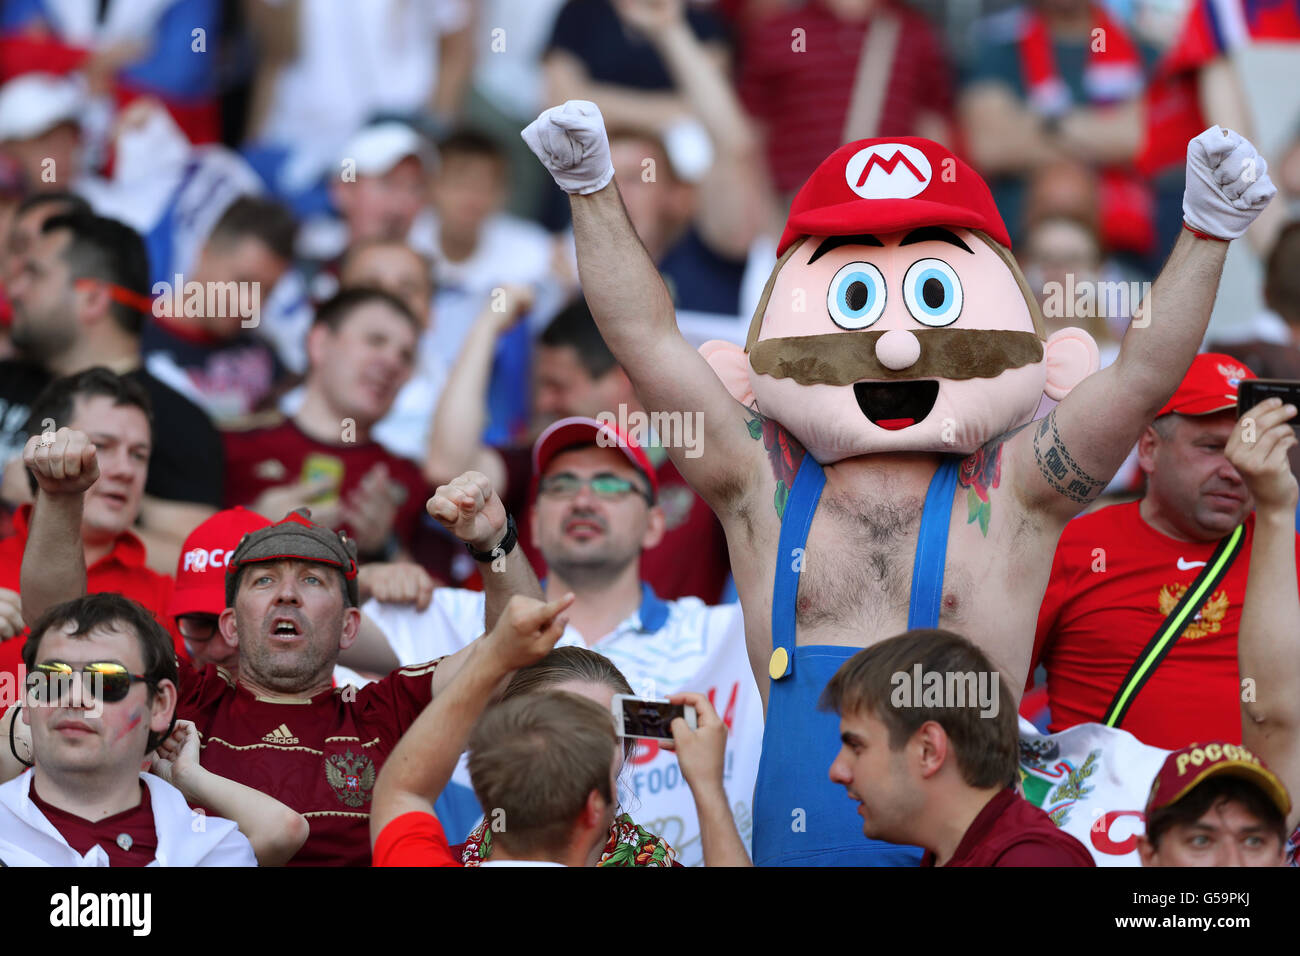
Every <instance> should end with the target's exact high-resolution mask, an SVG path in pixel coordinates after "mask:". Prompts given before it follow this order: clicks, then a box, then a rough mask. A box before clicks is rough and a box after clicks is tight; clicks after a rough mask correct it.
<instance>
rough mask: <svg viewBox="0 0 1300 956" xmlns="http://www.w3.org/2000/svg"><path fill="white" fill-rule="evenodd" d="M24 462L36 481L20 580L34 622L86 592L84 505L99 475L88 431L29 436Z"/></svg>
mask: <svg viewBox="0 0 1300 956" xmlns="http://www.w3.org/2000/svg"><path fill="white" fill-rule="evenodd" d="M23 463H24V464H25V465H26V466H27V468H28V469H29V470H30V471H31V473H32V474H33V475H35V476H36V484H37V490H36V503H35V504H34V505H33V506H32V520H31V527H30V529H29V531H28V535H27V545H26V547H24V549H23V569H22V577H21V580H20V584H19V593H20V594H21V595H22V602H23V619H24V620H25V621H26V622H27V624H28V626H30V625H31V624H32V622H33V621H35V620H36V619H37V618H39V617H40V616H41V615H42V614H44V613H45V612H46V611H47V610H48V609H49V608H52V607H54V605H56V604H60V603H62V602H63V601H70V600H72V599H73V598H76V597H81V596H82V595H83V594H85V593H86V555H85V551H84V550H83V547H82V543H81V509H82V502H83V499H84V498H85V494H86V490H87V489H88V488H90V486H91V485H93V484H94V483H95V482H96V481H97V480H98V479H99V462H98V460H97V458H96V456H95V446H94V444H92V443H91V441H90V439H89V438H88V437H86V434H85V432H79V431H75V430H73V429H71V428H60V429H59V430H58V431H57V432H55V433H54V434H53V435H51V434H49V433H46V434H44V435H33V436H32V437H31V438H29V439H28V440H27V446H26V447H25V448H24V449H23Z"/></svg>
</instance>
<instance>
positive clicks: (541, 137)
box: [520, 100, 614, 196]
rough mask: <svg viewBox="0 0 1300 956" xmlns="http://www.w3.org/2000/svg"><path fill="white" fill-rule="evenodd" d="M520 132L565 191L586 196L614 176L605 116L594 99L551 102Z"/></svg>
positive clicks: (602, 186) (604, 185)
mask: <svg viewBox="0 0 1300 956" xmlns="http://www.w3.org/2000/svg"><path fill="white" fill-rule="evenodd" d="M520 135H521V136H523V138H524V142H525V143H527V144H528V148H529V149H531V150H532V151H533V153H534V154H535V155H536V156H537V158H538V159H540V160H541V161H542V165H543V166H545V167H546V168H547V170H549V171H550V174H551V176H552V178H554V180H555V182H556V184H557V185H558V186H559V187H560V188H561V189H563V190H564V191H565V192H566V193H577V194H578V195H580V196H586V195H589V194H591V193H594V192H596V191H598V190H601V189H604V188H605V187H606V186H608V185H609V181H610V180H611V179H613V178H614V162H613V160H612V159H611V158H610V152H609V137H608V136H606V135H605V119H604V117H602V116H601V115H600V110H599V109H597V108H596V104H595V103H591V102H588V101H587V100H569V101H568V102H567V103H565V104H564V105H563V106H553V107H551V108H550V109H549V110H547V111H546V112H544V113H542V115H541V116H539V117H537V119H535V120H533V121H532V122H531V123H529V124H528V126H526V127H525V128H524V131H523V132H522V133H521V134H520Z"/></svg>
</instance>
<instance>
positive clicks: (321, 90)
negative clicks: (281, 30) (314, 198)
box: [261, 0, 470, 190]
mask: <svg viewBox="0 0 1300 956" xmlns="http://www.w3.org/2000/svg"><path fill="white" fill-rule="evenodd" d="M275 2H277V3H279V2H282V0H275ZM469 14H470V5H469V4H468V3H467V2H466V0H364V2H362V3H355V2H354V3H340V2H339V0H299V5H298V38H297V39H298V57H297V59H295V60H294V61H293V62H291V63H289V64H287V65H286V66H285V68H284V69H283V70H281V71H280V73H279V75H278V76H277V77H276V81H275V86H274V89H273V92H272V95H271V103H270V107H269V109H268V110H267V116H266V122H265V125H264V126H263V128H262V136H261V138H262V139H263V140H264V141H266V142H269V143H274V144H278V145H281V146H286V147H288V148H289V149H290V150H292V157H291V159H290V161H289V164H288V165H287V166H286V168H285V170H284V171H283V174H282V176H281V181H282V182H281V184H282V185H283V186H285V187H286V188H288V189H290V190H298V189H305V188H308V187H310V186H311V185H312V184H313V183H314V182H315V181H316V180H317V179H318V178H320V176H322V175H323V174H324V173H325V172H326V171H327V170H328V169H329V168H330V167H331V166H332V165H333V164H334V163H336V162H337V161H338V159H339V157H340V155H341V154H342V151H343V148H344V146H345V145H346V144H347V141H348V139H349V138H350V137H351V136H352V135H353V134H354V133H355V132H356V131H357V130H359V129H361V128H362V127H363V126H364V125H365V124H366V122H367V121H368V120H369V119H370V118H371V117H372V116H373V115H374V114H376V113H397V114H412V113H418V112H421V111H422V110H424V109H425V108H426V107H427V106H428V103H429V100H430V98H431V96H432V94H433V90H434V87H435V85H436V84H437V80H438V53H439V45H440V43H441V36H442V34H444V33H454V32H456V31H457V30H459V29H461V28H462V27H463V26H464V25H465V23H466V22H467V19H468V17H469Z"/></svg>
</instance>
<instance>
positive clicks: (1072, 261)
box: [0, 0, 1300, 602]
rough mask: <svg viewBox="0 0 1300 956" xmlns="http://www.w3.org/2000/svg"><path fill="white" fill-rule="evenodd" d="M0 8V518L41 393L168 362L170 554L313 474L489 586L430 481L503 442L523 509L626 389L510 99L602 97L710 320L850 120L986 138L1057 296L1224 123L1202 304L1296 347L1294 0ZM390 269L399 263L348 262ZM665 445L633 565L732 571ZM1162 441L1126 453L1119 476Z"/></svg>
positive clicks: (1283, 350) (163, 416)
mask: <svg viewBox="0 0 1300 956" xmlns="http://www.w3.org/2000/svg"><path fill="white" fill-rule="evenodd" d="M0 11H2V12H0V84H2V85H0V354H3V355H4V360H3V364H0V379H2V380H3V383H2V384H0V458H3V459H5V460H6V461H7V462H8V466H9V467H8V468H7V469H6V477H5V482H4V485H3V492H2V495H0V497H2V498H3V503H4V504H3V508H2V509H0V535H2V534H8V533H12V532H13V531H14V530H15V528H16V525H15V522H16V521H18V520H19V519H18V516H17V512H18V509H19V508H20V506H21V505H23V504H24V503H26V502H28V501H29V500H30V495H31V492H30V489H29V486H28V483H27V481H26V476H25V475H24V474H23V470H22V468H21V464H20V463H19V462H18V460H17V459H18V456H19V453H20V452H21V449H22V446H23V442H24V440H25V437H26V435H27V434H28V432H27V430H26V429H27V424H28V423H27V419H28V416H29V414H30V408H31V403H32V401H33V399H34V398H35V396H36V394H37V393H38V392H39V391H40V389H41V388H42V387H44V385H45V384H46V383H47V382H48V381H50V380H51V379H53V378H56V377H59V376H64V375H68V374H72V373H76V372H78V371H81V370H83V369H85V368H88V367H91V366H94V365H101V364H103V365H107V366H109V367H110V368H112V369H113V370H114V371H116V372H119V373H128V372H129V373H131V374H133V375H137V376H138V377H139V379H140V381H141V384H143V385H144V386H145V387H146V390H147V391H149V392H150V397H151V399H152V404H153V410H154V417H155V421H154V431H155V441H154V450H153V456H152V460H151V462H150V465H149V476H148V481H147V485H146V488H145V490H144V495H143V499H142V504H141V507H140V508H139V514H138V517H137V518H135V519H134V521H135V528H136V531H137V533H139V534H140V535H141V537H142V539H143V540H144V541H145V543H146V545H147V560H148V563H149V565H150V566H151V567H154V568H155V569H157V570H159V571H160V572H165V573H170V572H171V571H173V570H174V569H175V568H176V565H177V558H178V556H179V554H180V546H181V542H182V541H183V540H184V538H185V536H186V535H187V534H188V533H189V532H190V531H191V530H192V529H193V528H194V527H195V526H197V525H198V524H199V523H200V522H201V521H202V520H203V519H205V518H206V517H208V516H209V515H211V514H212V513H214V512H215V511H216V510H217V509H219V508H222V507H229V506H236V505H243V506H247V507H249V508H251V509H253V510H256V511H259V512H261V513H263V514H265V515H266V516H267V517H269V518H271V519H273V520H278V519H279V518H280V517H282V516H283V515H284V513H285V512H286V511H287V510H289V509H291V508H293V507H297V506H300V505H308V506H310V507H312V508H313V512H314V514H315V515H316V517H317V518H318V519H320V520H322V521H325V522H327V523H329V524H331V525H332V526H334V527H343V528H348V529H349V530H351V532H352V533H353V536H354V537H355V538H356V539H357V541H358V544H359V545H360V546H361V549H362V556H363V558H366V559H370V560H379V559H393V558H397V557H399V556H402V557H411V558H414V559H415V560H417V561H418V562H420V563H421V564H423V565H424V566H425V568H426V569H427V570H428V571H429V572H430V573H431V574H432V575H433V576H434V577H435V578H436V579H437V580H439V581H440V582H443V583H448V584H456V585H467V586H471V587H473V586H474V580H475V576H476V572H475V569H474V566H473V562H472V561H469V560H468V558H467V556H466V555H465V554H464V552H463V549H461V548H459V545H458V543H457V542H455V541H453V540H450V538H449V537H448V536H447V535H446V533H445V532H444V531H443V530H441V529H440V528H439V527H438V526H437V524H436V522H433V521H432V520H431V519H429V518H428V516H427V515H425V514H424V513H423V509H422V507H421V506H420V505H421V503H422V502H423V501H424V500H425V499H426V498H427V497H428V495H429V494H430V493H431V491H432V489H433V488H435V487H436V486H437V485H438V484H441V483H444V482H446V481H449V480H450V479H451V478H453V477H454V476H456V475H458V474H460V473H462V472H463V471H465V470H467V469H471V468H473V469H477V470H481V471H483V472H484V473H485V474H487V475H489V477H490V478H491V479H492V481H493V484H494V487H496V488H498V489H499V490H500V491H501V492H502V494H503V496H504V497H505V498H506V499H507V501H511V502H513V504H515V505H517V506H518V510H519V511H520V512H522V511H524V510H526V504H527V498H528V492H529V484H530V482H531V480H532V474H531V471H532V462H531V460H530V456H529V453H528V448H529V446H530V445H531V442H532V439H533V438H534V437H535V436H536V435H537V434H538V432H539V431H540V429H541V428H542V427H544V426H545V425H546V424H547V423H548V422H550V421H554V420H556V419H558V418H562V417H565V416H573V415H582V416H589V417H590V416H595V415H596V414H598V413H599V412H602V411H605V412H610V413H613V414H617V413H618V409H619V407H620V405H624V406H626V407H627V408H628V409H629V410H631V411H634V410H636V409H638V408H640V406H639V404H638V402H637V399H636V396H635V394H634V393H633V391H632V389H631V388H630V386H629V385H628V382H627V379H626V377H625V376H624V375H623V373H622V371H621V370H620V369H619V368H618V367H617V364H616V363H615V361H614V359H613V357H612V356H611V355H610V354H609V351H608V349H607V348H605V346H604V343H603V342H602V341H601V340H600V336H599V333H598V332H597V330H596V328H595V325H594V323H593V322H592V320H591V317H590V314H589V313H588V311H587V309H586V307H585V305H584V304H583V301H582V298H581V295H580V289H579V277H578V274H577V267H576V261H575V257H574V254H573V241H572V234H571V231H570V229H569V226H568V223H567V215H568V206H567V202H566V201H565V199H564V197H563V194H562V193H561V192H560V191H559V190H558V189H557V188H556V187H555V186H554V184H553V183H551V181H550V179H549V177H547V176H546V175H545V171H544V170H543V169H542V167H541V166H540V164H538V163H537V161H536V160H535V159H534V158H533V157H532V156H531V155H530V154H529V153H528V152H527V149H526V147H525V146H524V144H523V142H522V141H521V139H520V137H519V131H520V129H521V128H522V127H523V126H524V125H526V124H527V123H528V122H529V121H530V120H531V119H532V118H533V117H534V116H536V115H537V113H538V112H539V111H540V110H542V109H544V108H545V107H547V106H550V105H553V104H557V103H560V102H563V101H564V100H566V99H589V100H593V101H595V102H596V103H597V104H598V105H599V106H600V108H601V110H602V112H603V114H604V116H605V119H606V122H607V124H608V126H609V130H610V135H611V139H612V142H613V151H614V163H615V167H616V170H617V179H618V184H619V188H620V191H621V192H622V194H623V197H624V201H625V202H626V205H627V208H628V210H629V213H630V215H631V218H632V220H633V224H634V226H635V228H636V230H637V232H638V233H639V235H640V237H641V239H642V241H643V242H644V244H645V246H646V248H647V249H648V250H649V252H650V254H651V256H652V257H653V258H654V259H655V261H656V262H657V263H658V265H659V267H660V270H661V272H662V274H663V275H664V277H665V279H666V281H667V284H668V286H669V288H670V290H671V292H672V294H673V296H674V298H675V300H676V304H677V307H678V317H679V323H680V325H681V327H682V328H683V330H684V331H685V332H686V334H687V337H688V338H690V339H691V340H692V341H696V340H698V341H699V342H703V341H705V340H707V339H717V338H721V339H730V340H733V341H736V342H742V341H743V338H744V334H745V330H746V328H747V326H748V322H749V318H750V315H751V314H752V311H753V309H754V306H755V303H756V302H757V300H758V298H759V295H760V293H761V285H762V282H763V280H764V279H765V278H766V276H767V274H768V272H769V270H770V265H771V262H772V260H773V256H774V249H775V239H776V237H777V236H778V235H779V231H780V227H781V223H782V222H783V219H784V216H785V211H786V208H787V206H786V204H787V203H788V199H789V197H790V196H791V195H792V193H793V192H794V191H795V190H796V189H797V188H798V187H799V185H800V184H801V183H802V182H803V180H804V179H805V178H806V177H807V175H808V174H809V173H810V172H811V171H812V170H813V168H814V167H815V166H816V164H817V163H818V162H819V161H820V160H821V159H822V158H824V157H825V156H826V155H828V154H829V153H830V152H831V151H832V150H833V149H834V148H835V147H837V146H838V145H839V144H840V143H842V142H844V141H846V140H848V139H852V138H860V137H865V136H876V135H888V136H909V135H920V136H928V137H930V138H933V139H936V140H939V141H941V142H943V143H945V144H948V145H950V146H953V147H954V148H956V149H957V151H958V152H959V153H961V154H962V155H964V156H966V157H967V158H968V159H969V160H970V161H971V162H972V163H973V165H975V166H976V167H977V168H978V169H979V170H980V171H981V172H982V173H983V175H984V176H985V177H986V178H987V179H988V181H989V182H990V184H991V185H992V186H993V189H994V193H995V196H996V198H997V201H998V204H999V207H1000V209H1001V211H1002V214H1003V217H1004V218H1005V220H1006V222H1007V224H1008V227H1009V229H1010V231H1011V235H1012V239H1013V243H1014V246H1015V251H1016V254H1017V255H1018V256H1019V258H1020V259H1021V261H1022V264H1023V266H1024V269H1025V272H1026V274H1027V276H1028V277H1029V280H1030V284H1031V286H1032V287H1033V289H1034V291H1035V292H1036V293H1037V294H1039V295H1040V297H1042V298H1044V300H1046V298H1047V296H1048V294H1049V291H1050V290H1051V289H1052V288H1053V283H1061V284H1062V285H1063V286H1064V288H1065V290H1066V292H1065V294H1066V296H1067V298H1068V297H1069V296H1070V290H1071V289H1072V288H1073V287H1074V286H1071V285H1069V284H1068V283H1070V282H1072V283H1074V285H1075V286H1078V287H1080V288H1081V287H1082V286H1083V285H1084V284H1086V283H1088V282H1094V281H1113V282H1126V283H1141V282H1144V281H1148V280H1150V279H1151V278H1153V276H1154V274H1155V272H1156V271H1157V270H1158V268H1159V265H1160V262H1161V260H1162V258H1163V257H1164V255H1166V254H1167V251H1168V249H1169V248H1170V246H1171V244H1172V241H1173V237H1174V236H1175V235H1176V233H1177V230H1178V229H1179V228H1180V225H1181V221H1182V210H1181V206H1180V197H1181V195H1182V190H1183V183H1182V176H1183V154H1184V152H1185V148H1186V147H1185V144H1186V142H1187V140H1188V138H1189V137H1190V136H1191V135H1194V134H1195V133H1196V132H1198V131H1199V130H1201V129H1203V128H1205V127H1206V126H1208V125H1210V124H1212V123H1218V124H1220V125H1223V126H1225V127H1231V128H1233V129H1236V130H1239V131H1241V132H1243V133H1244V134H1245V135H1248V136H1250V137H1251V138H1252V139H1253V141H1254V142H1256V143H1257V144H1258V145H1259V146H1260V148H1261V149H1262V151H1263V152H1264V154H1265V155H1266V156H1267V157H1269V159H1270V163H1271V169H1270V172H1271V175H1272V177H1273V179H1274V180H1275V182H1277V184H1278V185H1279V188H1280V189H1281V190H1282V192H1283V195H1282V197H1281V199H1280V201H1278V202H1275V203H1274V204H1272V206H1271V207H1270V208H1269V211H1268V213H1267V214H1266V215H1265V216H1263V217H1261V220H1260V222H1259V223H1257V224H1256V225H1255V226H1254V227H1253V228H1252V230H1251V232H1250V234H1249V235H1248V242H1247V243H1239V244H1236V245H1235V246H1234V248H1233V252H1232V254H1231V257H1230V262H1229V267H1228V271H1227V274H1226V277H1225V280H1224V285H1223V286H1222V288H1221V292H1220V296H1219V302H1218V306H1217V308H1216V313H1215V319H1214V322H1213V323H1212V325H1211V331H1210V336H1209V339H1210V341H1211V342H1212V343H1213V344H1214V345H1215V346H1216V347H1217V348H1218V349H1219V350H1221V351H1226V352H1228V353H1230V354H1234V355H1238V356H1239V357H1240V358H1241V359H1242V361H1243V362H1245V363H1246V364H1247V365H1249V366H1250V367H1252V368H1253V369H1254V370H1255V371H1256V372H1257V373H1260V374H1264V375H1275V376H1276V375H1289V376H1291V377H1300V350H1298V349H1297V346H1300V332H1297V331H1296V330H1297V329H1300V284H1298V280H1297V276H1300V233H1298V232H1297V230H1296V229H1295V228H1294V227H1293V228H1291V229H1287V228H1285V224H1286V221H1287V219H1288V216H1289V215H1294V212H1295V208H1296V207H1295V203H1296V201H1297V198H1300V85H1297V84H1296V83H1295V82H1294V78H1295V77H1296V76H1300V6H1298V5H1297V4H1296V3H1294V2H1290V0H1285V2H1284V0H1108V2H1096V3H1090V2H1088V0H1033V2H1029V3H1012V2H1004V0H711V2H710V0H698V2H682V0H478V2H473V0H365V2H364V3H343V2H340V0H241V2H235V0H226V2H222V0H97V2H93V0H4V2H3V3H2V4H0ZM91 214H93V215H91ZM69 216H70V217H71V218H70V219H68V218H66V217H69ZM55 217H59V219H58V221H57V222H54V220H55ZM96 217H101V218H96ZM105 219H111V220H116V221H117V223H119V224H122V225H123V226H124V227H126V228H125V229H120V228H119V229H118V230H117V231H115V230H114V228H112V227H110V226H106V225H105V224H104V220H105ZM47 223H49V224H51V225H52V226H53V227H59V226H60V223H62V224H64V225H63V226H62V227H59V228H49V229H47ZM132 232H133V233H134V234H136V235H138V237H139V240H140V241H139V243H138V244H136V243H134V240H133V237H130V233H132ZM137 245H138V248H137ZM87 280H95V283H97V284H92V285H87ZM196 283H197V285H195V284H196ZM230 283H234V284H235V285H230ZM1134 288H1135V289H1136V288H1140V286H1135V287H1134ZM373 289H380V290H383V291H384V292H386V293H388V295H387V296H386V297H379V296H374V295H371V296H370V297H369V298H367V294H365V293H363V292H359V291H357V290H373ZM214 290H215V294H214ZM226 292H228V293H229V294H228V295H227V294H226ZM349 292H352V293H353V294H352V295H351V296H349V295H348V293H349ZM340 293H342V295H340ZM327 301H329V302H330V308H326V309H321V308H319V307H320V306H321V305H322V304H323V303H325V302H327ZM1068 304H1069V306H1070V307H1069V308H1068V309H1067V310H1066V311H1067V312H1068V313H1069V314H1066V315H1059V316H1053V315H1052V314H1050V310H1049V315H1048V321H1049V330H1050V328H1051V327H1055V326H1065V325H1084V326H1087V327H1088V328H1089V330H1090V331H1091V332H1092V333H1093V335H1094V337H1096V338H1097V340H1098V342H1099V344H1101V346H1102V354H1103V361H1109V360H1111V359H1113V358H1114V356H1115V354H1116V353H1117V351H1118V342H1119V339H1120V337H1121V336H1122V334H1123V329H1124V326H1125V325H1126V323H1127V317H1128V313H1127V312H1124V314H1122V315H1108V314H1106V310H1105V308H1104V303H1095V304H1094V303H1089V302H1084V301H1083V300H1080V301H1079V302H1077V303H1075V302H1069V303H1068ZM1058 311H1059V310H1058ZM354 314H356V315H361V316H363V318H362V321H360V322H357V321H354V320H353V315H354ZM57 424H64V423H57ZM649 451H650V455H651V458H652V462H653V464H654V466H655V468H656V469H657V471H658V479H659V484H660V504H661V505H662V507H663V508H664V512H665V516H666V525H667V529H666V533H665V536H664V540H663V542H662V543H661V544H660V545H658V546H657V547H656V548H654V549H652V550H651V551H649V552H647V569H646V578H647V580H648V581H649V582H650V583H651V584H652V585H653V586H654V587H655V589H656V590H657V591H658V592H659V593H660V594H661V595H662V596H664V597H668V598H676V597H682V596H686V595H696V596H698V597H700V598H702V599H704V600H705V601H708V602H714V601H717V600H719V599H720V598H723V597H724V596H727V594H728V572H727V559H726V551H725V547H724V542H723V538H722V534H721V531H720V529H719V528H718V526H717V523H716V520H715V519H714V518H713V516H712V514H711V513H710V512H709V511H708V509H707V508H706V507H705V506H704V505H703V503H702V502H701V501H700V500H699V499H698V498H697V497H696V496H695V495H694V493H693V492H691V490H690V489H689V487H688V486H686V485H685V483H684V482H683V481H682V479H681V478H680V476H679V475H677V474H676V472H675V470H674V469H673V466H672V465H671V463H669V462H668V461H667V458H666V455H665V454H664V453H663V451H662V449H659V448H656V447H653V445H652V447H651V448H650V449H649ZM1140 480H1141V475H1140V474H1138V469H1136V468H1135V467H1131V468H1130V469H1129V470H1128V472H1127V473H1126V475H1122V476H1121V478H1120V479H1119V481H1118V485H1119V486H1120V487H1118V488H1117V490H1121V491H1132V492H1136V491H1138V490H1139V489H1138V488H1137V487H1136V482H1139V481H1140ZM526 524H527V522H525V521H521V522H520V525H521V528H520V532H521V535H522V537H523V539H524V545H525V548H526V549H529V553H530V554H531V555H532V556H533V557H534V558H540V555H538V554H537V553H536V552H535V551H533V550H532V545H531V542H529V541H528V540H527V539H528V532H527V528H526ZM538 563H539V565H540V564H541V562H540V561H538Z"/></svg>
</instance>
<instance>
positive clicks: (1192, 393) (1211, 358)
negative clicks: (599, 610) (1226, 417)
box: [1156, 352, 1256, 418]
mask: <svg viewBox="0 0 1300 956" xmlns="http://www.w3.org/2000/svg"><path fill="white" fill-rule="evenodd" d="M1255 377H1256V376H1255V373H1254V372H1252V371H1251V370H1250V369H1248V368H1246V366H1244V365H1242V364H1241V362H1240V361H1239V360H1238V359H1235V358H1233V357H1232V356H1231V355H1224V354H1222V353H1220V352H1202V353H1201V354H1200V355H1198V356H1196V358H1194V359H1192V366H1191V368H1189V369H1188V370H1187V374H1186V375H1184V376H1183V380H1182V382H1180V383H1179V385H1178V391H1176V392H1174V394H1173V397H1172V398H1170V399H1169V401H1167V402H1165V407H1164V408H1162V409H1160V411H1158V412H1157V413H1156V418H1159V417H1160V416H1161V415H1169V414H1171V413H1174V412H1177V413H1178V414H1179V415H1209V414H1212V413H1213V412H1222V411H1225V410H1227V409H1229V408H1236V407H1237V384H1238V383H1239V382H1241V381H1242V379H1247V378H1255Z"/></svg>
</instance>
